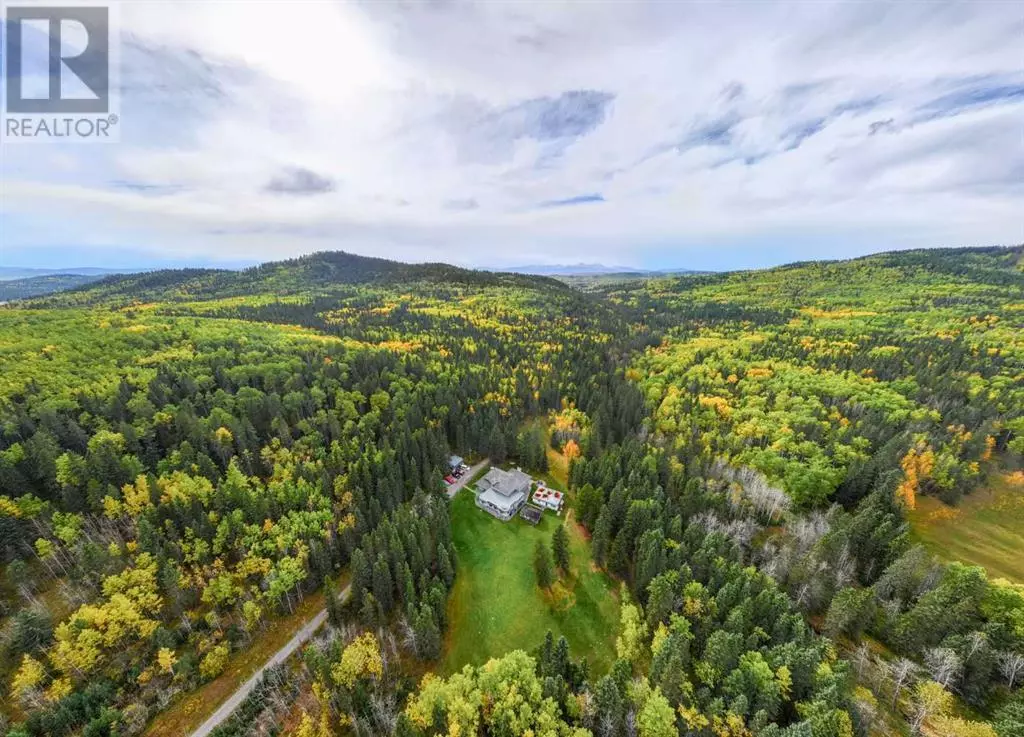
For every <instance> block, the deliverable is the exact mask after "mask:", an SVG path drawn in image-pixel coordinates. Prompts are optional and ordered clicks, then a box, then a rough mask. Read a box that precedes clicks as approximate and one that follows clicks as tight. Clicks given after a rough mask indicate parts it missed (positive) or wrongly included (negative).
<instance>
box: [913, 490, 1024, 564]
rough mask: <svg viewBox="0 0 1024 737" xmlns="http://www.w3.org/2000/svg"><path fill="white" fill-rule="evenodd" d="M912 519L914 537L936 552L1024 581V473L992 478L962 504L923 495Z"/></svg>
mask: <svg viewBox="0 0 1024 737" xmlns="http://www.w3.org/2000/svg"><path fill="white" fill-rule="evenodd" d="M910 522H911V527H912V530H913V536H914V539H916V540H918V541H919V542H921V543H922V544H924V545H925V546H926V547H927V548H928V549H929V550H931V551H933V552H934V553H935V554H936V555H938V556H940V557H942V558H944V559H946V560H960V561H963V562H965V563H969V564H972V565H979V566H983V567H984V568H985V569H986V570H987V571H988V573H989V575H990V576H991V577H993V578H1005V579H1007V580H1009V581H1012V582H1014V583H1019V584H1024V555H1021V551H1022V550H1024V472H1021V471H1017V472H1015V473H1003V474H1000V475H998V476H995V477H993V479H992V482H991V483H990V484H989V485H988V486H987V487H985V488H982V489H978V490H977V491H975V492H973V493H971V494H969V495H967V496H966V497H964V499H963V500H962V501H961V502H960V504H959V506H957V507H948V506H946V505H945V504H943V503H942V502H940V501H938V500H937V499H933V498H930V497H920V496H919V497H918V498H917V509H915V510H914V511H913V512H911V513H910Z"/></svg>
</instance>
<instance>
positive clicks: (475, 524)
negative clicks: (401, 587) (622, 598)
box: [441, 490, 619, 674]
mask: <svg viewBox="0 0 1024 737" xmlns="http://www.w3.org/2000/svg"><path fill="white" fill-rule="evenodd" d="M451 504H452V509H451V517H452V534H453V538H454V542H455V550H456V552H457V555H458V575H457V576H456V579H455V586H454V588H453V589H452V593H451V598H450V599H449V601H448V632H447V635H446V637H445V651H444V655H443V656H442V664H441V670H442V671H443V672H444V673H452V672H454V671H457V670H459V669H460V668H462V666H464V665H466V664H470V663H471V664H475V665H479V664H481V663H484V662H486V661H487V660H488V659H489V658H492V657H496V656H499V655H502V654H503V653H505V652H508V651H509V650H515V649H523V650H531V649H533V648H535V647H537V646H538V645H540V644H541V643H542V642H543V641H544V635H545V633H546V632H547V631H548V630H551V631H552V632H553V633H554V635H555V637H556V638H557V637H558V636H559V635H565V639H566V640H568V642H569V648H570V651H571V652H572V655H573V657H577V658H578V657H586V658H587V660H588V661H589V663H590V667H591V672H592V673H598V674H603V673H605V672H607V671H608V669H609V668H610V667H611V664H612V662H614V659H615V655H614V652H615V635H616V633H617V632H618V629H619V601H618V590H617V587H616V585H615V583H614V582H613V581H612V580H611V579H610V578H608V576H606V575H605V574H604V573H602V572H601V571H598V570H594V567H593V564H592V561H591V556H590V545H589V544H588V542H587V541H586V540H585V539H584V537H583V533H582V531H581V530H580V529H579V528H578V527H577V526H576V525H574V524H569V525H568V529H569V539H570V543H571V551H572V567H573V575H572V576H571V577H569V579H568V580H567V581H565V582H564V585H562V584H561V583H559V584H556V585H555V586H554V587H553V591H554V594H549V593H547V592H543V591H541V590H540V589H539V588H538V587H537V583H536V579H535V577H534V573H533V550H534V546H535V545H536V544H537V540H543V541H544V542H545V544H550V541H551V535H552V533H553V532H554V530H555V528H556V527H557V526H558V523H559V521H561V520H562V519H564V515H563V517H556V516H555V515H554V514H553V513H551V512H545V513H544V516H543V519H542V520H541V522H540V524H538V525H537V526H536V527H532V526H530V525H529V524H527V523H526V522H524V521H523V520H522V519H520V518H519V517H515V518H513V519H512V520H511V521H509V522H500V521H498V520H497V519H495V518H494V517H492V516H491V515H489V514H487V513H486V512H484V511H483V510H481V509H479V508H477V506H476V504H475V499H474V497H473V492H472V491H470V490H463V491H461V492H460V493H459V494H458V495H457V496H456V497H455V498H454V499H453V500H452V503H451Z"/></svg>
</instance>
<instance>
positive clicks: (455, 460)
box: [448, 456, 462, 467]
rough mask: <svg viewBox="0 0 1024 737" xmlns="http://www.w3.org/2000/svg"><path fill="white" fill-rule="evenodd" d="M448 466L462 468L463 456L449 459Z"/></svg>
mask: <svg viewBox="0 0 1024 737" xmlns="http://www.w3.org/2000/svg"><path fill="white" fill-rule="evenodd" d="M448 465H449V466H452V467H455V466H461V465H462V456H452V457H451V458H449V459H448Z"/></svg>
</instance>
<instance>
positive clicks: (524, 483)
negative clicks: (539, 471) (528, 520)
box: [476, 468, 532, 522]
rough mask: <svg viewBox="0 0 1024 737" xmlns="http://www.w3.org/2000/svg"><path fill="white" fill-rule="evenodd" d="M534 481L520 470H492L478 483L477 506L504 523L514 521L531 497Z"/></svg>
mask: <svg viewBox="0 0 1024 737" xmlns="http://www.w3.org/2000/svg"><path fill="white" fill-rule="evenodd" d="M531 483H532V479H531V478H530V477H529V476H528V475H527V474H525V473H523V472H522V471H521V470H519V469H518V468H516V469H514V470H512V471H503V470H501V469H500V468H492V469H491V470H490V471H488V472H487V475H486V476H484V477H483V478H482V479H480V481H479V482H478V483H477V495H476V505H477V506H478V507H480V509H483V510H484V511H485V512H488V513H490V514H493V515H494V516H495V517H497V518H498V519H500V520H502V521H503V522H507V521H508V520H510V519H512V518H513V517H514V516H515V514H516V512H518V511H519V509H520V507H522V506H523V505H524V504H526V500H527V498H528V497H529V495H530V484H531Z"/></svg>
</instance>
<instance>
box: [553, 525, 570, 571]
mask: <svg viewBox="0 0 1024 737" xmlns="http://www.w3.org/2000/svg"><path fill="white" fill-rule="evenodd" d="M551 555H552V556H553V557H554V561H555V565H556V566H558V568H560V569H561V571H562V575H564V576H567V575H569V565H570V559H569V533H568V532H566V530H565V525H564V524H560V525H559V526H558V527H556V528H555V533H554V535H552V536H551Z"/></svg>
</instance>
